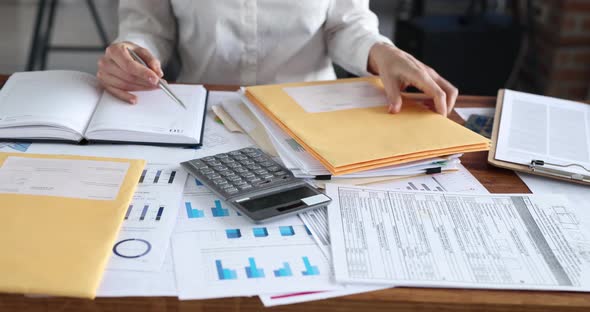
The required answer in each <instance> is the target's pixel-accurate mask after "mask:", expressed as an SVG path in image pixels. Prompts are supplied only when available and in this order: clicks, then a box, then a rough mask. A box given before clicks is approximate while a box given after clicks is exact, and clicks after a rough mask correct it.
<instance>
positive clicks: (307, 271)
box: [301, 257, 320, 276]
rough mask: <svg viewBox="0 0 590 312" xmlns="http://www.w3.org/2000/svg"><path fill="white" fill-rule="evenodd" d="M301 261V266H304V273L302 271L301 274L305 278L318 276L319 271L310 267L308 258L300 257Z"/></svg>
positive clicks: (312, 266) (313, 266) (314, 267)
mask: <svg viewBox="0 0 590 312" xmlns="http://www.w3.org/2000/svg"><path fill="white" fill-rule="evenodd" d="M301 259H302V260H303V265H305V271H302V272H301V274H303V275H305V276H309V275H320V270H319V269H318V267H317V266H315V265H311V263H310V262H309V258H307V257H302V258H301Z"/></svg>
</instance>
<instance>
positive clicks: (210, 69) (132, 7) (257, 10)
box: [117, 0, 391, 85]
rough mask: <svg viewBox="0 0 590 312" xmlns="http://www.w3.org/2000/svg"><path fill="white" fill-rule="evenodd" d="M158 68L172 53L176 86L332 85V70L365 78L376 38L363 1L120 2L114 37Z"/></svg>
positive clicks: (374, 23)
mask: <svg viewBox="0 0 590 312" xmlns="http://www.w3.org/2000/svg"><path fill="white" fill-rule="evenodd" d="M117 41H131V42H134V43H136V44H138V45H140V46H143V47H145V48H147V49H148V50H150V51H151V52H152V53H153V54H154V55H155V56H156V57H157V58H158V59H160V61H161V62H162V64H165V63H166V62H167V61H168V60H169V59H170V57H171V54H172V51H173V48H174V45H177V46H178V51H179V53H180V58H181V62H182V69H181V73H180V77H179V79H178V81H180V82H190V83H210V84H236V85H255V84H266V83H279V82H289V81H311V80H327V79H334V78H335V74H334V70H333V67H332V62H335V63H337V64H338V65H340V66H342V67H343V68H344V69H346V70H348V71H349V72H352V73H354V74H357V75H361V76H363V75H367V74H368V72H367V60H368V55H369V50H370V48H371V47H372V46H373V45H374V44H375V43H377V42H386V43H390V44H391V41H390V40H389V39H388V38H386V37H384V36H381V35H380V34H379V30H378V21H377V17H376V16H375V14H373V12H371V11H370V10H369V0H168V1H165V0H121V1H120V4H119V37H118V38H117Z"/></svg>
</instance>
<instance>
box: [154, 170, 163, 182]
mask: <svg viewBox="0 0 590 312" xmlns="http://www.w3.org/2000/svg"><path fill="white" fill-rule="evenodd" d="M161 174H162V170H158V171H156V176H155V177H154V184H156V183H158V181H160V175H161Z"/></svg>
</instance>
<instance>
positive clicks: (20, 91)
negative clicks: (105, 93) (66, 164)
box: [0, 70, 102, 140]
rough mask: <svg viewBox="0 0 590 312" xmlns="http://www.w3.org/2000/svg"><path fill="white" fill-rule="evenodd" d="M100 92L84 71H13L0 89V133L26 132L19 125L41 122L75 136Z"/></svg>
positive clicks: (93, 80)
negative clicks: (14, 72) (0, 130)
mask: <svg viewBox="0 0 590 312" xmlns="http://www.w3.org/2000/svg"><path fill="white" fill-rule="evenodd" d="M101 94H102V90H101V89H100V87H99V83H98V80H97V79H96V78H95V77H94V76H92V75H90V74H86V73H81V72H74V71H62V70H56V71H45V72H24V73H16V74H13V75H12V76H11V77H10V79H9V80H8V81H7V82H6V85H4V87H3V88H2V89H1V91H0V129H2V132H1V133H2V137H13V134H14V136H19V137H22V136H27V135H26V131H27V129H26V128H23V126H36V127H37V129H42V128H43V127H44V126H45V127H55V129H54V130H52V131H58V132H61V135H63V136H67V137H68V138H69V139H71V140H78V139H80V138H81V137H82V135H83V134H84V130H85V129H86V125H87V124H88V121H89V120H90V118H91V116H92V113H93V112H94V109H95V108H96V103H97V102H98V99H99V98H100V95H101ZM58 103H59V105H56V104H58ZM15 104H16V105H15ZM10 127H21V128H15V129H13V130H10V129H9V128H10ZM45 130H48V129H45ZM33 136H34V135H30V136H29V137H33Z"/></svg>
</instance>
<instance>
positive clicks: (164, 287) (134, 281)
mask: <svg viewBox="0 0 590 312" xmlns="http://www.w3.org/2000/svg"><path fill="white" fill-rule="evenodd" d="M96 296H97V297H149V296H153V297H161V296H174V297H175V296H176V279H175V278H174V264H173V262H172V249H171V248H169V249H168V250H167V251H166V257H165V259H164V264H163V265H162V269H161V270H160V271H159V272H140V271H124V270H108V269H107V270H105V272H104V274H103V276H102V281H101V283H100V286H99V287H98V290H97V292H96Z"/></svg>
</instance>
